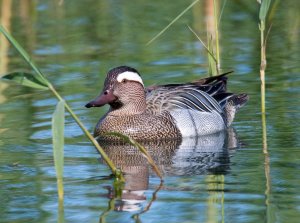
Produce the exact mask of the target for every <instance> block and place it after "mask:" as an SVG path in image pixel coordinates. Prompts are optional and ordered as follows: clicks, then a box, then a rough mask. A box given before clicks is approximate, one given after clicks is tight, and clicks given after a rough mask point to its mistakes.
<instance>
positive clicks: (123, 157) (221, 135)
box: [99, 128, 239, 211]
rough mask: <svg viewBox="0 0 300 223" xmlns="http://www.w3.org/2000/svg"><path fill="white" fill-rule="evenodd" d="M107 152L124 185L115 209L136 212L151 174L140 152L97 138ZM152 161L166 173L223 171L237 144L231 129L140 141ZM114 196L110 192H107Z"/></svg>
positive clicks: (197, 173) (143, 197)
mask: <svg viewBox="0 0 300 223" xmlns="http://www.w3.org/2000/svg"><path fill="white" fill-rule="evenodd" d="M99 144H100V145H101V146H102V147H103V149H104V150H105V152H106V154H107V155H108V156H109V158H110V159H111V160H112V161H113V162H114V164H115V165H116V166H117V168H120V169H121V170H122V172H123V173H124V177H125V181H126V183H125V187H124V190H123V193H122V198H121V200H120V201H119V202H118V203H117V204H116V206H115V209H116V210H118V211H138V210H140V209H141V208H142V204H143V202H144V201H145V200H146V196H145V194H144V192H145V191H146V190H148V186H149V176H150V175H151V174H154V172H153V173H152V171H151V167H150V166H149V165H148V162H147V159H146V158H145V157H144V156H143V155H142V153H141V152H140V151H139V150H138V149H137V148H135V147H134V146H131V145H129V144H127V143H122V142H118V141H103V140H99ZM141 144H142V145H143V146H144V147H145V148H146V149H147V150H148V152H149V153H150V155H151V157H152V159H153V160H154V162H155V164H156V165H157V166H158V167H159V169H160V171H161V172H162V174H163V175H164V176H165V177H166V176H181V175H182V176H184V175H201V174H215V175H218V174H226V172H227V171H228V170H229V168H230V157H231V156H232V154H233V153H234V152H235V151H236V149H237V148H238V147H239V142H238V139H237V135H236V133H235V131H234V129H233V128H229V129H227V130H224V131H221V132H218V133H214V134H211V135H206V136H200V137H191V138H182V139H180V140H161V141H148V142H141ZM109 197H113V192H112V191H110V192H109Z"/></svg>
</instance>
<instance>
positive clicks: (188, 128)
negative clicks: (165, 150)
mask: <svg viewBox="0 0 300 223" xmlns="http://www.w3.org/2000/svg"><path fill="white" fill-rule="evenodd" d="M170 114H171V115H172V117H173V118H174V119H175V123H176V126H177V128H178V129H179V131H180V132H181V134H182V137H192V136H197V135H208V134H212V133H215V132H219V131H221V130H223V129H225V123H224V121H223V118H222V116H221V115H220V114H219V113H217V112H215V111H213V112H199V111H195V110H190V109H178V110H174V111H171V112H170Z"/></svg>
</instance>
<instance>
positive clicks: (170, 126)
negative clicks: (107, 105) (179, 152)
mask: <svg viewBox="0 0 300 223" xmlns="http://www.w3.org/2000/svg"><path fill="white" fill-rule="evenodd" d="M107 132H119V133H122V134H125V135H128V136H130V137H132V138H133V139H136V140H159V139H168V138H181V133H180V131H179V130H178V129H177V127H176V125H175V122H174V120H173V118H172V116H171V115H170V114H169V113H168V112H164V113H162V114H160V115H150V114H146V113H144V114H138V115H130V116H112V115H109V114H107V115H106V116H104V117H103V118H102V119H100V121H99V122H98V124H97V126H96V128H95V131H94V137H97V136H100V137H101V139H108V140H116V138H115V137H111V136H105V133H107Z"/></svg>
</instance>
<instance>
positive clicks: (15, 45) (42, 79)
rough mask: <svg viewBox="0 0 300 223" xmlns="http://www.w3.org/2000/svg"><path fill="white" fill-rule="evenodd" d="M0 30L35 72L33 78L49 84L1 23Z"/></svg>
mask: <svg viewBox="0 0 300 223" xmlns="http://www.w3.org/2000/svg"><path fill="white" fill-rule="evenodd" d="M0 32H1V33H2V34H3V35H4V36H5V37H6V38H7V40H8V41H9V42H10V43H11V44H12V45H13V46H14V47H15V48H16V50H17V51H18V52H19V53H20V54H21V56H22V57H23V58H24V60H25V61H26V62H27V63H28V64H29V65H30V66H31V67H32V69H33V70H34V71H35V72H36V75H34V76H35V78H36V79H37V80H39V82H40V83H42V84H44V85H47V86H48V84H49V82H48V80H47V79H46V78H45V77H44V75H43V74H42V73H41V71H40V70H39V69H38V68H37V66H36V65H35V64H34V63H33V61H32V60H31V58H30V56H29V55H28V53H27V52H26V51H25V50H24V48H23V47H22V46H21V45H20V44H19V43H18V42H17V40H15V38H14V37H13V36H12V35H10V33H9V32H7V31H6V30H5V29H4V27H3V26H2V25H0Z"/></svg>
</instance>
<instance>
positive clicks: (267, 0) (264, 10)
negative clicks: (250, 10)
mask: <svg viewBox="0 0 300 223" xmlns="http://www.w3.org/2000/svg"><path fill="white" fill-rule="evenodd" d="M270 4H271V0H262V3H261V5H260V10H259V19H260V20H261V21H265V19H266V16H267V14H268V11H269V7H270Z"/></svg>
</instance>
